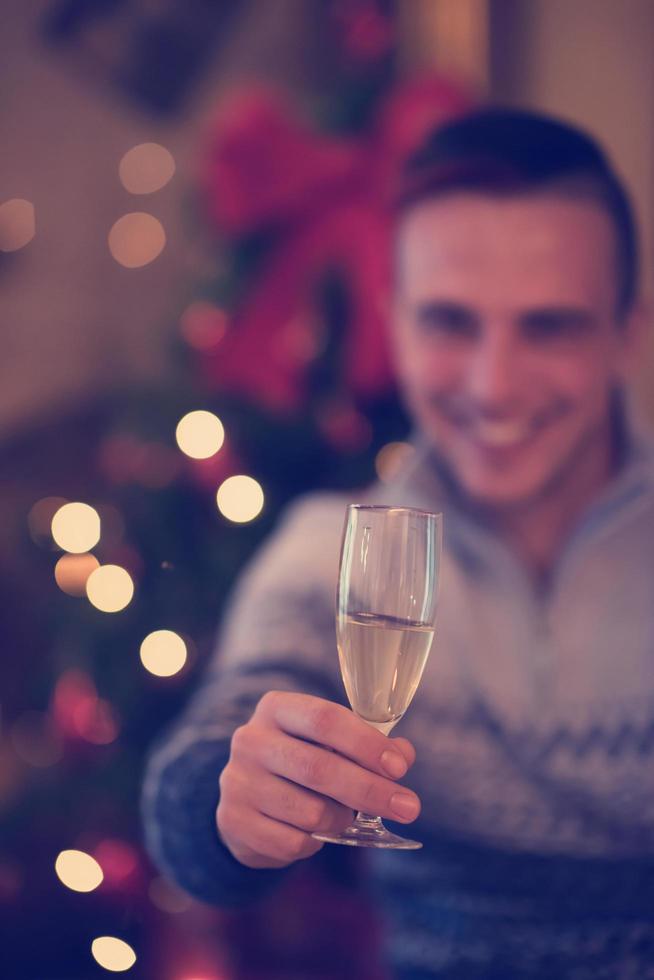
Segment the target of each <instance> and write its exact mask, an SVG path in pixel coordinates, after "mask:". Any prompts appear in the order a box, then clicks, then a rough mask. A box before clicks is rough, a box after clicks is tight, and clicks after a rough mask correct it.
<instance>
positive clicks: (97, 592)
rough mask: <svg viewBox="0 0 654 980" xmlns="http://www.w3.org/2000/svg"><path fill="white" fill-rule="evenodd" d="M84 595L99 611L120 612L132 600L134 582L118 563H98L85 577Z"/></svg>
mask: <svg viewBox="0 0 654 980" xmlns="http://www.w3.org/2000/svg"><path fill="white" fill-rule="evenodd" d="M86 595H87V597H88V600H89V602H90V603H91V605H93V606H95V608H96V609H99V610H100V611H101V612H120V610H121V609H124V608H125V606H128V605H129V604H130V602H131V601H132V596H133V595H134V583H133V581H132V577H131V575H130V574H129V572H128V571H127V570H126V569H124V568H121V567H120V565H100V567H99V568H96V569H95V571H94V572H91V574H90V575H89V577H88V579H87V582H86Z"/></svg>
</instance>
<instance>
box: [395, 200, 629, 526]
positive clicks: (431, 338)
mask: <svg viewBox="0 0 654 980" xmlns="http://www.w3.org/2000/svg"><path fill="white" fill-rule="evenodd" d="M397 263H398V270H397V286H396V297H395V317H394V319H395V330H394V336H395V345H396V361H397V364H398V369H399V375H400V380H401V383H402V385H403V388H404V393H405V398H406V401H407V404H408V407H409V410H410V411H411V412H412V414H413V416H414V419H415V420H416V422H417V423H418V425H419V427H420V428H421V429H422V431H423V432H424V433H425V434H426V436H427V437H428V439H429V441H430V442H431V444H432V445H433V446H434V447H435V448H436V449H437V451H438V454H439V455H440V457H441V458H442V459H443V461H444V462H445V464H446V465H447V466H448V468H449V470H450V472H451V473H452V475H453V477H454V478H455V480H456V481H457V483H458V484H459V485H460V486H461V488H462V489H463V490H464V491H465V492H466V493H467V495H468V496H469V497H470V498H472V499H473V500H475V501H476V502H477V503H479V504H481V505H483V506H488V507H491V508H505V507H507V506H515V505H521V504H526V503H529V502H531V501H533V500H535V499H538V498H540V497H542V496H543V495H544V494H545V495H547V494H549V493H553V492H556V490H557V487H559V486H560V485H561V484H562V483H563V482H564V481H565V479H566V477H568V476H569V475H570V473H572V472H573V469H574V467H575V466H577V465H578V464H579V463H580V462H581V461H582V460H583V458H584V457H586V456H587V454H588V453H589V452H591V453H592V452H602V451H605V450H606V445H607V439H608V431H609V429H608V416H609V402H610V395H611V391H612V389H613V387H614V385H615V383H616V382H617V381H619V380H622V379H623V378H624V376H625V374H626V373H627V365H628V363H629V353H630V350H631V341H632V333H633V329H632V328H631V326H630V323H629V322H624V323H618V321H617V319H616V314H615V306H616V259H615V242H614V234H613V229H612V226H611V224H610V219H609V218H608V216H607V215H606V214H605V213H604V212H603V211H602V209H601V208H600V207H599V206H598V205H596V204H594V203H592V202H590V201H583V200H572V199H567V198H563V197H557V196H555V195H554V194H540V195H520V196H514V197H504V198H497V197H490V196H483V195H481V194H474V193H471V192H465V193H464V192H461V193H456V194H451V195H447V196H444V197H442V198H437V199H434V200H428V201H425V202H422V203H420V204H417V205H416V206H415V207H413V208H412V209H411V210H410V211H409V212H408V213H407V214H406V215H405V216H404V218H403V219H402V221H401V224H400V227H399V229H398V253H397Z"/></svg>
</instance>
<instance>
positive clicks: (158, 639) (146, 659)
mask: <svg viewBox="0 0 654 980" xmlns="http://www.w3.org/2000/svg"><path fill="white" fill-rule="evenodd" d="M140 656H141V663H142V664H143V666H144V667H145V669H146V670H149V671H150V673H151V674H156V675H157V677H172V676H173V674H177V673H179V671H180V670H181V669H182V667H183V666H184V664H185V663H186V657H187V653H186V644H185V643H184V640H183V639H182V638H181V636H178V634H177V633H173V631H172V630H155V631H154V633H149V634H148V635H147V636H146V638H145V639H144V640H143V643H142V644H141V651H140Z"/></svg>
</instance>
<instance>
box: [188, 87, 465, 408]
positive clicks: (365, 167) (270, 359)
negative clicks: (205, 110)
mask: <svg viewBox="0 0 654 980" xmlns="http://www.w3.org/2000/svg"><path fill="white" fill-rule="evenodd" d="M470 104H471V102H470V99H469V98H468V97H467V96H466V95H465V94H464V93H462V92H461V91H460V90H459V89H458V88H456V87H455V86H454V85H452V84H451V83H449V82H447V81H444V80H443V79H442V78H438V77H429V78H425V79H422V80H418V81H414V82H409V83H407V84H405V85H404V86H402V87H401V88H398V89H397V90H396V91H394V92H393V93H392V94H391V95H390V97H388V98H387V99H386V101H385V103H384V104H383V105H382V107H381V111H379V112H378V114H377V117H376V120H375V122H374V124H373V126H372V129H371V131H370V132H369V133H367V134H366V135H365V136H364V137H363V139H359V140H356V141H355V140H354V139H336V138H333V137H328V136H325V135H321V134H318V133H316V132H315V131H314V130H313V129H312V128H311V127H310V126H309V125H308V124H307V123H306V122H305V121H303V120H302V119H300V117H299V115H298V113H297V112H296V111H295V110H294V109H293V108H292V107H291V106H290V105H289V103H288V99H287V98H286V97H285V96H284V95H282V94H281V93H279V92H277V91H274V90H272V89H270V88H267V87H266V88H264V87H262V86H253V87H251V88H248V89H247V90H242V91H240V92H239V93H237V94H236V95H232V96H231V97H230V98H229V99H228V100H227V101H225V102H224V103H223V105H222V107H221V108H220V110H219V112H218V117H217V121H216V124H215V127H214V129H213V133H212V136H211V143H210V148H209V154H208V167H207V171H206V174H205V176H204V180H203V183H204V186H205V189H206V195H207V199H208V204H209V213H210V216H211V218H212V219H213V221H214V222H215V223H216V225H217V227H218V229H219V230H220V232H221V233H222V234H223V235H225V236H228V237H230V236H231V237H234V238H241V237H244V236H246V235H250V234H252V233H254V232H268V233H269V234H271V235H272V236H273V243H274V244H273V245H272V247H271V248H270V250H269V253H268V254H267V256H266V258H265V261H264V262H263V265H262V267H261V268H260V270H259V272H258V276H257V279H256V281H255V282H254V284H253V285H252V286H251V288H250V289H249V292H248V293H247V295H246V296H245V298H244V299H243V301H242V302H241V303H240V305H238V307H237V309H236V310H235V311H234V315H233V319H232V323H231V325H230V327H229V328H228V330H227V332H226V334H225V337H224V339H223V340H222V341H221V342H220V344H219V345H218V346H217V347H216V350H215V353H211V354H208V355H205V357H204V358H203V367H204V370H205V372H206V374H207V376H208V378H209V379H210V380H211V381H213V382H215V383H218V384H219V385H220V387H222V388H227V389H232V390H238V391H240V392H241V393H244V394H247V395H248V396H252V397H253V398H254V399H255V400H257V401H260V402H261V401H263V402H265V404H266V405H267V406H268V407H270V408H272V409H276V410H281V411H293V410H296V409H297V408H298V407H300V406H301V404H302V402H303V399H304V397H305V393H306V392H305V388H306V373H307V372H306V368H307V363H308V361H309V360H310V359H311V357H312V356H313V354H315V353H316V352H317V348H319V345H320V337H319V335H318V334H317V333H316V329H317V325H316V313H315V311H316V288H317V286H318V285H319V284H320V282H321V281H322V280H323V278H324V276H325V275H326V273H328V272H330V271H336V272H337V273H339V274H340V275H341V276H342V278H343V281H344V282H345V285H346V288H347V292H348V298H349V317H350V322H349V325H348V332H347V339H346V348H345V365H344V383H345V386H346V388H347V389H348V390H349V391H350V392H351V393H352V394H353V395H355V396H356V397H361V398H363V399H367V398H370V397H374V396H376V395H379V394H382V393H383V392H384V391H386V390H387V389H388V388H389V386H390V384H391V383H392V370H391V363H390V356H389V345H388V342H387V336H386V323H385V321H386V315H385V310H384V300H385V297H386V295H387V293H388V290H389V285H390V238H391V221H390V212H389V207H388V204H389V200H390V193H391V190H392V187H393V185H394V182H395V180H396V177H397V174H398V171H399V168H400V166H401V164H402V162H403V160H404V159H405V158H406V157H407V155H408V154H410V153H411V152H412V150H413V149H414V148H415V147H416V146H417V145H418V144H419V143H420V141H421V139H422V137H423V136H424V135H425V134H426V132H427V131H428V130H429V129H431V128H433V127H434V126H435V125H437V124H439V123H441V122H444V121H445V120H447V119H449V118H452V117H453V116H455V115H457V114H461V113H462V112H465V111H466V110H467V109H469V107H470ZM318 327H319V325H318ZM318 333H319V330H318Z"/></svg>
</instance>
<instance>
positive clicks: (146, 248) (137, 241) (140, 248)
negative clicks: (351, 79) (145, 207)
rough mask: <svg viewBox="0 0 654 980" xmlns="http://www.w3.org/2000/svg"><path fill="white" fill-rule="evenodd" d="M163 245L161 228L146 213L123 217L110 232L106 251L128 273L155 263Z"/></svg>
mask: <svg viewBox="0 0 654 980" xmlns="http://www.w3.org/2000/svg"><path fill="white" fill-rule="evenodd" d="M165 244H166V232H165V231H164V229H163V225H162V224H161V222H160V221H158V220H157V218H155V217H154V215H153V214H146V212H145V211H133V212H131V213H130V214H124V215H123V216H122V218H119V219H118V221H117V222H116V223H115V224H114V225H113V227H112V229H111V231H110V232H109V251H110V252H111V254H112V255H113V257H114V258H115V260H116V262H118V263H119V264H120V265H124V266H125V267H126V268H128V269H138V268H140V267H141V266H143V265H147V264H148V263H149V262H154V260H155V259H156V258H157V256H158V255H160V254H161V252H162V251H163V248H164V245H165Z"/></svg>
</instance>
